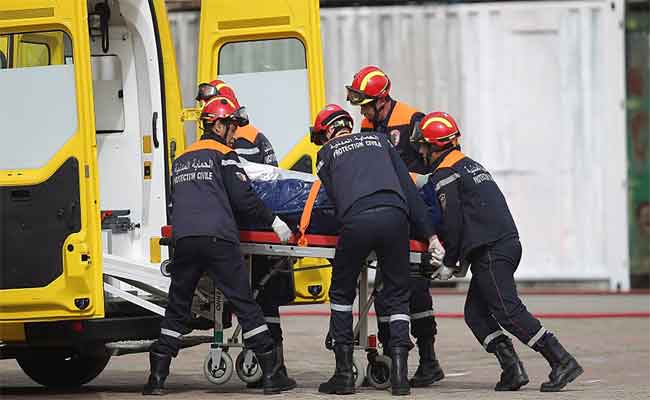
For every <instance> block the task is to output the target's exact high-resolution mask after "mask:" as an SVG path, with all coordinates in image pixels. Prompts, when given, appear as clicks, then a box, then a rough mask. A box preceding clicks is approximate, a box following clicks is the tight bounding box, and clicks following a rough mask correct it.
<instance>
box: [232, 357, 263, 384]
mask: <svg viewBox="0 0 650 400" xmlns="http://www.w3.org/2000/svg"><path fill="white" fill-rule="evenodd" d="M235 371H236V372H237V376H238V377H239V379H241V380H242V381H243V382H245V383H256V382H258V381H259V380H260V379H262V368H261V367H260V363H259V362H258V361H257V358H256V357H255V353H253V350H248V349H244V350H242V351H241V353H239V355H238V356H237V359H236V360H235Z"/></svg>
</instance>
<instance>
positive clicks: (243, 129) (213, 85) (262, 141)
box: [196, 79, 278, 167]
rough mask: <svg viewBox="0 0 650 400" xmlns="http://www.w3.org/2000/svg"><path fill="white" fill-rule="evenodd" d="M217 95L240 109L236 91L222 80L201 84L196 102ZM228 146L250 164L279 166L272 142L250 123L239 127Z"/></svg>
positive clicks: (204, 100)
mask: <svg viewBox="0 0 650 400" xmlns="http://www.w3.org/2000/svg"><path fill="white" fill-rule="evenodd" d="M217 95H219V96H224V97H227V98H228V99H230V101H232V102H233V103H234V104H235V106H237V107H239V101H238V100H237V96H236V95H235V91H234V90H233V89H232V87H231V86H230V85H228V84H227V83H226V82H224V81H222V80H220V79H216V80H213V81H211V82H210V83H202V84H200V85H199V90H198V94H197V96H196V100H197V101H199V102H207V101H208V100H209V99H211V98H212V97H214V96H217ZM228 145H229V146H230V147H232V148H233V149H234V150H235V151H236V152H237V155H239V156H241V157H242V158H245V159H246V160H248V161H250V162H254V163H258V164H267V165H272V166H274V167H277V166H278V160H277V158H276V156H275V151H274V150H273V146H272V145H271V142H270V141H269V139H268V138H267V137H266V136H265V135H264V134H263V133H262V132H261V131H260V130H259V129H257V128H256V127H255V126H253V125H252V124H250V123H249V124H248V125H246V126H240V127H238V128H237V131H236V133H235V137H234V141H233V142H232V143H229V144H228Z"/></svg>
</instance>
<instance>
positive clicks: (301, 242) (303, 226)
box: [298, 180, 320, 246]
mask: <svg viewBox="0 0 650 400" xmlns="http://www.w3.org/2000/svg"><path fill="white" fill-rule="evenodd" d="M319 190H320V181H319V180H316V181H314V183H313V184H312V185H311V189H309V195H308V196H307V201H306V202H305V208H304V209H303V210H302V215H301V216H300V226H299V227H298V230H299V231H300V238H299V239H298V246H307V245H309V242H308V241H307V236H306V235H305V234H306V233H307V228H308V227H309V222H310V221H311V211H312V210H313V208H314V203H316V197H317V196H318V191H319Z"/></svg>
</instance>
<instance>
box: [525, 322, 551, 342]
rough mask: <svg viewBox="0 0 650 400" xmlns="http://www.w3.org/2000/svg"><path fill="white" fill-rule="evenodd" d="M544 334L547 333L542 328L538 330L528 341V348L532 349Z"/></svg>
mask: <svg viewBox="0 0 650 400" xmlns="http://www.w3.org/2000/svg"><path fill="white" fill-rule="evenodd" d="M546 332H548V331H547V330H546V328H544V327H543V326H542V327H541V328H539V330H538V331H537V333H536V334H535V336H533V338H532V339H530V340H529V341H528V347H533V346H534V345H535V343H537V341H538V340H539V339H541V338H542V336H544V334H545V333H546Z"/></svg>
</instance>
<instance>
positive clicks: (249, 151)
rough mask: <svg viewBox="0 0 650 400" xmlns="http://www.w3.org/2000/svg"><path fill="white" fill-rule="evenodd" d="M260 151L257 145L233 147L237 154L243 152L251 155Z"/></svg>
mask: <svg viewBox="0 0 650 400" xmlns="http://www.w3.org/2000/svg"><path fill="white" fill-rule="evenodd" d="M259 152H260V149H258V148H257V147H251V148H248V149H235V153H237V154H243V155H247V156H252V155H253V154H258V153H259Z"/></svg>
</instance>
